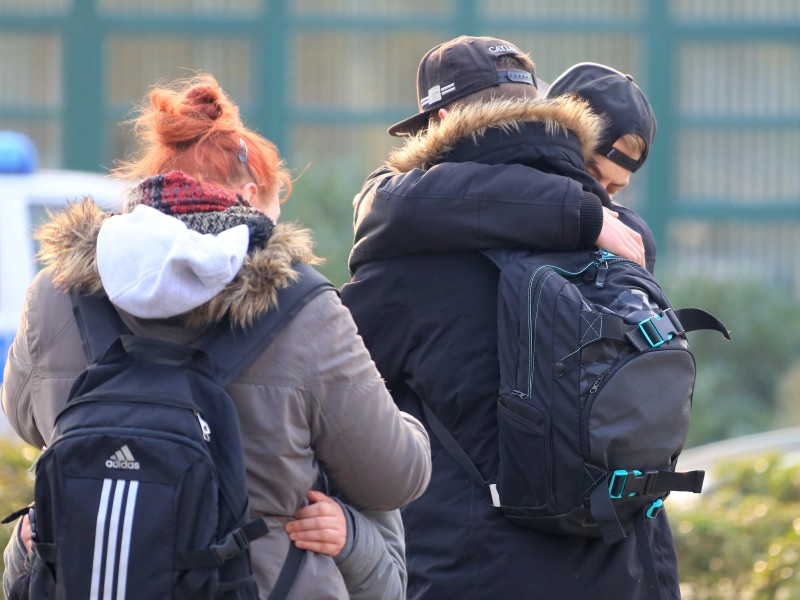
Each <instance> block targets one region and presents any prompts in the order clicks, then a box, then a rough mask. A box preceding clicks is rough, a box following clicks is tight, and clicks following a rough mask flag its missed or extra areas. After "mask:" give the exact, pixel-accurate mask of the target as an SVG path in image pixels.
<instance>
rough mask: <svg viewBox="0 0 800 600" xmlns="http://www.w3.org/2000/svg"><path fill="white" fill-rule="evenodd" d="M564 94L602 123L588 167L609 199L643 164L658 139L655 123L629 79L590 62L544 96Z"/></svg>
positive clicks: (562, 78)
mask: <svg viewBox="0 0 800 600" xmlns="http://www.w3.org/2000/svg"><path fill="white" fill-rule="evenodd" d="M564 94H571V95H572V96H573V97H576V98H583V99H584V100H586V101H587V102H588V103H589V106H590V107H591V108H592V110H593V111H594V112H596V113H598V114H600V115H602V116H603V117H604V118H605V127H604V130H603V133H602V135H601V136H600V140H599V143H598V145H597V149H596V150H595V153H594V156H592V158H591V159H590V160H589V161H588V162H587V166H588V167H589V172H590V173H591V174H592V176H593V177H594V178H595V179H597V181H598V182H600V184H601V185H602V186H603V187H604V188H605V189H606V191H608V193H609V194H614V193H616V192H618V191H619V190H621V189H622V188H624V187H625V186H627V185H628V182H629V180H630V176H631V174H632V173H635V172H636V171H638V170H639V169H640V168H641V167H642V165H643V164H644V162H645V161H646V160H647V156H648V155H649V153H650V148H651V146H652V145H653V140H654V139H655V136H656V117H655V115H654V114H653V109H652V107H651V106H650V102H648V100H647V96H645V94H644V92H643V91H642V90H641V89H640V88H639V86H638V85H636V82H635V81H634V80H633V77H631V76H630V75H625V74H623V73H620V72H619V71H617V70H616V69H612V68H611V67H608V66H606V65H601V64H598V63H592V62H583V63H578V64H577V65H574V66H573V67H570V68H569V69H567V70H566V71H565V72H564V73H563V74H562V75H560V76H559V77H558V78H557V79H556V80H555V81H553V83H552V84H551V85H550V88H549V89H548V91H547V97H548V98H556V97H558V96H561V95H564Z"/></svg>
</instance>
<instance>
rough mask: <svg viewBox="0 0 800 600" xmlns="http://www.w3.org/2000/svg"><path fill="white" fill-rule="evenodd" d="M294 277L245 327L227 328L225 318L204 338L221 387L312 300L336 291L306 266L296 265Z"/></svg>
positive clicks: (204, 346) (203, 345) (329, 283)
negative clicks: (271, 304)
mask: <svg viewBox="0 0 800 600" xmlns="http://www.w3.org/2000/svg"><path fill="white" fill-rule="evenodd" d="M294 269H295V270H296V271H297V273H298V274H299V278H298V280H297V281H296V282H295V283H293V284H292V285H290V286H289V287H286V288H281V289H280V290H278V300H277V307H276V308H275V309H273V310H270V311H269V312H267V313H266V314H264V315H262V316H261V317H260V318H259V319H258V320H257V321H256V322H255V323H254V325H253V326H252V327H249V328H248V329H247V330H243V329H240V328H231V326H230V324H229V323H228V320H227V319H225V320H223V321H222V322H220V323H219V325H217V327H215V328H214V329H213V330H212V331H211V333H210V334H209V335H208V336H207V337H206V338H205V340H204V342H203V344H202V348H203V350H205V351H206V353H207V354H208V356H209V357H210V358H211V362H212V363H213V365H214V367H215V369H216V371H217V378H218V381H219V382H220V384H222V385H223V386H224V385H225V384H227V383H228V382H229V381H230V380H231V379H233V378H234V377H235V376H236V375H237V374H238V373H239V372H240V371H241V370H242V369H244V368H245V367H246V366H247V365H249V364H250V363H251V362H252V361H253V360H255V358H256V357H257V356H259V355H260V354H261V353H262V352H264V350H266V349H267V347H268V346H269V345H270V344H271V343H272V341H273V340H274V339H275V338H276V337H278V334H279V333H280V332H281V331H283V328H284V327H286V326H287V325H288V324H289V323H290V322H291V320H292V319H293V318H294V317H295V316H296V315H297V313H299V312H300V310H301V309H302V308H303V307H304V306H305V305H306V304H308V303H309V302H310V301H311V300H312V299H314V298H315V297H316V296H318V295H319V294H321V293H322V292H324V291H326V290H331V291H334V292H335V291H336V288H335V287H334V286H333V284H332V283H331V282H330V281H328V279H327V278H325V276H323V275H322V274H320V273H319V272H317V271H316V270H315V269H314V268H313V267H311V266H310V265H305V264H297V265H294Z"/></svg>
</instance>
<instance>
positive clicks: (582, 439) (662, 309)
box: [423, 250, 730, 543]
mask: <svg viewBox="0 0 800 600" xmlns="http://www.w3.org/2000/svg"><path fill="white" fill-rule="evenodd" d="M484 254H485V255H486V256H488V257H489V258H490V259H491V260H492V261H493V262H494V263H495V264H496V265H497V266H498V267H499V268H500V280H499V292H498V322H497V325H498V356H499V362H500V390H499V399H498V401H497V418H498V425H499V461H500V462H499V468H498V474H497V478H496V479H493V480H487V479H485V478H484V477H483V476H482V475H481V473H479V472H478V470H477V468H476V467H475V465H474V463H472V461H471V460H470V459H469V457H468V456H467V454H466V453H465V452H464V450H463V449H462V448H461V447H460V446H458V444H457V442H456V441H455V439H454V438H453V437H452V435H451V434H450V433H449V432H448V431H447V430H446V428H445V427H444V426H443V424H442V423H441V422H440V421H439V420H438V418H437V417H436V416H435V415H434V414H433V412H432V411H431V410H430V409H429V408H428V407H427V406H425V407H423V408H424V409H425V414H426V417H427V420H428V422H429V424H430V426H431V428H432V430H433V432H434V433H435V434H436V435H437V437H438V438H439V439H440V441H442V443H443V445H444V446H445V448H446V449H447V450H448V451H449V452H450V453H451V454H452V455H453V456H454V458H455V459H456V460H457V461H458V462H459V464H461V466H462V467H464V468H465V469H466V470H467V471H468V472H469V473H470V474H471V475H472V477H473V479H475V480H476V481H477V482H478V483H479V484H481V485H483V486H486V487H487V488H488V491H489V492H490V494H491V498H492V502H493V503H494V505H495V506H497V507H498V508H500V509H501V510H502V511H503V512H504V514H505V515H506V516H507V517H508V518H509V519H510V520H511V521H513V522H514V523H516V524H517V525H520V526H522V527H528V528H532V529H536V530H539V531H544V532H550V533H561V534H568V535H576V536H602V537H603V538H604V539H605V541H606V542H608V543H614V542H616V541H619V540H621V539H623V538H625V537H626V531H628V530H629V529H630V528H631V527H632V526H634V524H635V521H636V519H637V517H639V516H642V515H643V518H642V522H644V520H645V519H646V518H648V517H650V518H652V517H655V516H656V514H658V512H659V510H660V509H661V506H662V505H663V502H664V499H665V498H666V496H667V495H668V494H669V493H670V492H673V491H689V492H695V493H698V492H700V490H701V488H702V484H703V475H704V473H703V471H693V472H689V473H677V472H675V467H676V463H677V459H678V456H679V455H680V453H681V450H682V449H683V445H684V443H685V441H686V435H687V433H688V428H689V417H690V411H691V404H692V392H693V389H694V383H695V360H694V356H693V355H692V353H691V351H690V350H689V347H688V343H687V341H686V336H685V334H686V332H687V331H694V330H698V329H713V330H717V331H719V332H721V333H722V334H723V335H724V336H725V337H726V338H727V339H730V336H729V333H728V330H727V329H726V328H725V326H724V325H723V324H722V323H721V322H720V321H719V320H717V319H716V318H715V317H713V316H712V315H710V314H709V313H707V312H705V311H702V310H700V309H693V308H691V309H683V310H673V308H672V306H671V305H670V302H669V300H668V299H667V297H666V295H665V294H664V292H663V290H662V289H661V287H660V286H659V284H658V283H657V282H656V280H655V279H654V278H653V276H652V275H651V274H650V273H649V272H648V271H646V270H645V269H644V268H642V267H641V266H640V265H638V264H636V263H634V262H632V261H630V260H627V259H624V258H621V257H618V256H615V255H613V254H609V253H607V252H603V251H597V252H572V253H552V254H536V253H529V252H519V251H503V250H492V251H486V252H485V253H484ZM642 537H645V536H642Z"/></svg>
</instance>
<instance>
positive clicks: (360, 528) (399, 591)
mask: <svg viewBox="0 0 800 600" xmlns="http://www.w3.org/2000/svg"><path fill="white" fill-rule="evenodd" d="M340 504H341V506H342V508H343V510H344V512H345V515H346V517H347V527H348V532H347V533H348V540H347V543H346V545H345V547H344V548H343V549H342V552H340V553H339V555H338V556H336V557H335V558H334V561H335V562H336V565H337V566H338V567H339V571H340V572H341V573H342V577H343V578H344V582H345V585H346V586H347V591H348V592H349V594H350V599H351V600H403V599H404V598H405V597H406V561H405V540H404V538H403V521H402V519H401V517H400V511H397V510H393V511H364V512H360V511H357V510H355V509H354V508H352V507H351V506H348V505H347V504H345V503H343V502H340Z"/></svg>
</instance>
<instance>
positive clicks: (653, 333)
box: [639, 315, 675, 348]
mask: <svg viewBox="0 0 800 600" xmlns="http://www.w3.org/2000/svg"><path fill="white" fill-rule="evenodd" d="M660 320H661V315H653V316H652V317H650V318H648V319H645V320H644V321H642V322H640V323H639V329H640V330H641V332H642V335H644V339H645V340H647V343H648V344H650V347H651V348H658V347H659V346H661V345H662V344H664V343H666V342H668V341H669V340H671V339H672V333H669V332H668V331H667V330H666V329H665V328H664V327H661V323H658V321H660ZM668 322H669V320H668ZM669 325H670V326H672V323H671V322H669ZM671 329H672V330H673V331H675V327H674V326H672V327H671ZM661 330H664V331H663V333H662V331H661ZM648 331H649V332H650V333H648ZM665 336H666V339H665ZM653 340H656V341H653Z"/></svg>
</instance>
